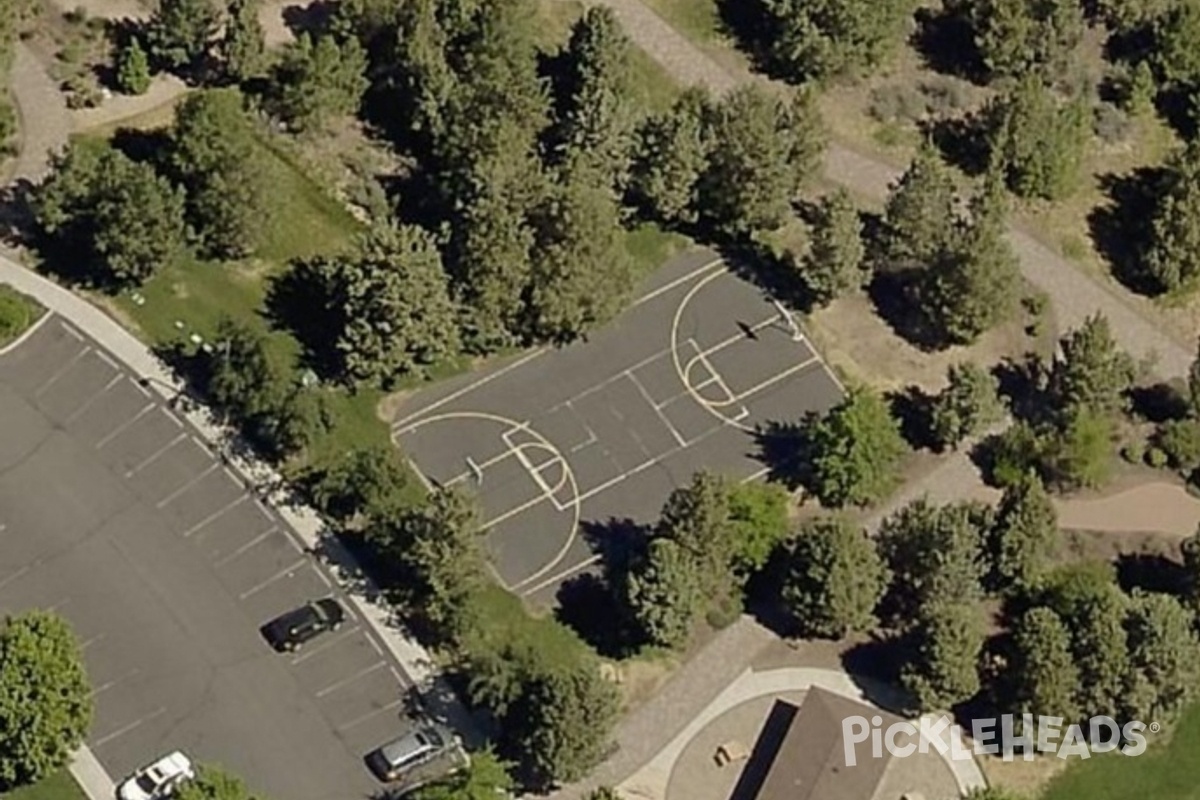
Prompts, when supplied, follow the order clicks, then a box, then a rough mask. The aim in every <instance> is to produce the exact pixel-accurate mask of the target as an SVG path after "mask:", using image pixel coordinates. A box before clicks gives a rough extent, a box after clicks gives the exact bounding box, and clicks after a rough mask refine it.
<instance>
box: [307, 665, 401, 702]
mask: <svg viewBox="0 0 1200 800" xmlns="http://www.w3.org/2000/svg"><path fill="white" fill-rule="evenodd" d="M386 666H387V662H386V661H376V662H375V663H374V664H372V665H371V666H369V667H366V668H365V669H360V670H359V671H358V672H356V673H354V674H353V675H349V676H347V677H345V678H342V679H341V680H340V681H335V682H334V683H331V684H329V685H328V686H326V687H325V688H324V689H320V690H318V691H317V692H316V693H315V694H314V697H325V696H326V695H328V694H332V693H333V692H336V691H337V690H338V689H344V688H345V687H347V686H349V685H350V684H352V683H354V682H355V681H357V680H361V679H362V678H365V677H367V676H368V675H370V674H371V673H372V672H375V671H376V670H378V669H379V668H380V667H386Z"/></svg>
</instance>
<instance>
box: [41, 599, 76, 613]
mask: <svg viewBox="0 0 1200 800" xmlns="http://www.w3.org/2000/svg"><path fill="white" fill-rule="evenodd" d="M70 602H71V598H69V597H64V598H63V599H62V600H59V601H58V602H57V603H54V604H53V605H49V606H46V607H45V609H44V610H45V611H49V612H51V613H54V612H57V611H58V610H59V609H60V608H62V607H63V606H65V605H66V604H67V603H70Z"/></svg>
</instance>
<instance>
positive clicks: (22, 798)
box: [0, 769, 87, 800]
mask: <svg viewBox="0 0 1200 800" xmlns="http://www.w3.org/2000/svg"><path fill="white" fill-rule="evenodd" d="M0 797H3V798H4V800H87V796H86V795H85V794H84V793H83V790H82V789H80V788H79V785H78V784H77V783H75V779H74V778H72V777H71V773H69V772H67V771H66V770H65V769H64V770H63V771H61V772H56V773H54V774H53V775H51V776H50V777H49V778H46V779H45V780H43V781H42V782H41V783H35V784H33V785H31V786H22V787H21V788H20V789H15V790H13V791H11V792H8V793H6V794H2V795H0Z"/></svg>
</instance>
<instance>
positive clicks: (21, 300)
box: [0, 284, 45, 348]
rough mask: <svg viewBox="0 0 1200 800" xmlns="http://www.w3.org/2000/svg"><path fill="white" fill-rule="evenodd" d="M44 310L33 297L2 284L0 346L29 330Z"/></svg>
mask: <svg viewBox="0 0 1200 800" xmlns="http://www.w3.org/2000/svg"><path fill="white" fill-rule="evenodd" d="M44 311H45V309H43V308H42V307H41V306H40V305H38V303H37V302H36V301H35V300H33V299H32V298H29V297H26V296H25V295H23V294H21V293H20V292H18V291H17V290H16V289H14V288H12V287H11V286H6V285H3V284H0V348H3V347H5V346H7V345H8V344H10V343H11V342H13V341H14V340H15V339H16V338H17V337H18V336H20V335H21V334H22V333H24V332H25V331H27V330H28V329H29V326H30V325H32V324H33V323H35V322H37V320H38V318H39V317H41V315H42V314H43V312H44Z"/></svg>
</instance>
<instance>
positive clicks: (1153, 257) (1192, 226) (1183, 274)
mask: <svg viewBox="0 0 1200 800" xmlns="http://www.w3.org/2000/svg"><path fill="white" fill-rule="evenodd" d="M1142 262H1143V267H1144V270H1145V272H1146V274H1147V275H1148V276H1149V277H1150V278H1151V279H1153V280H1154V282H1155V284H1156V285H1157V286H1158V288H1159V289H1161V290H1162V291H1166V292H1174V291H1178V290H1180V289H1183V288H1186V287H1190V286H1191V285H1192V284H1193V283H1194V282H1195V280H1196V277H1197V276H1200V142H1192V143H1191V144H1189V145H1188V146H1187V147H1185V148H1184V149H1182V150H1181V151H1179V152H1178V153H1176V154H1175V155H1174V156H1172V157H1171V159H1170V160H1169V161H1168V163H1167V169H1166V173H1165V179H1164V181H1163V183H1162V187H1161V189H1160V190H1159V194H1158V201H1157V203H1156V204H1155V208H1154V210H1153V216H1152V218H1151V222H1150V237H1149V240H1148V242H1147V244H1146V248H1145V254H1144V256H1143V258H1142Z"/></svg>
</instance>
